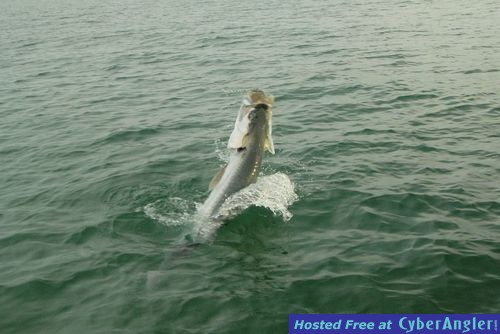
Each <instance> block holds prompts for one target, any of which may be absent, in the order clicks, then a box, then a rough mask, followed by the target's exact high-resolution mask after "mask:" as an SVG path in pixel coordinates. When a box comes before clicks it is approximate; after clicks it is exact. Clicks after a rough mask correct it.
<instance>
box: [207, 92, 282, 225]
mask: <svg viewBox="0 0 500 334" xmlns="http://www.w3.org/2000/svg"><path fill="white" fill-rule="evenodd" d="M273 102H274V97H273V96H272V95H269V94H266V93H265V92H263V91H262V90H258V89H255V90H252V91H250V92H248V94H247V95H246V96H245V97H244V98H243V102H242V104H241V107H240V110H239V112H238V116H237V118H236V122H235V124H234V130H233V132H232V133H231V136H230V137H229V142H228V145H227V146H228V148H229V149H230V150H231V154H230V158H229V162H228V163H227V165H226V166H224V167H222V168H221V169H220V170H219V172H218V173H217V174H216V175H215V176H214V177H213V179H212V181H211V182H210V185H209V190H210V191H211V192H210V195H209V196H208V198H207V200H206V201H205V203H203V205H202V206H201V208H200V210H199V213H200V214H201V215H202V216H204V217H210V218H215V217H217V213H218V210H219V208H220V207H221V206H222V204H223V203H224V201H225V200H226V199H227V198H228V197H229V196H231V195H232V194H234V193H236V192H238V191H240V190H241V189H243V188H245V187H246V186H248V185H250V184H252V183H254V182H256V181H257V177H258V175H259V172H260V168H261V164H262V156H263V155H264V152H265V151H269V152H271V153H272V154H274V145H273V139H272V136H271V135H272V111H271V108H272V105H273Z"/></svg>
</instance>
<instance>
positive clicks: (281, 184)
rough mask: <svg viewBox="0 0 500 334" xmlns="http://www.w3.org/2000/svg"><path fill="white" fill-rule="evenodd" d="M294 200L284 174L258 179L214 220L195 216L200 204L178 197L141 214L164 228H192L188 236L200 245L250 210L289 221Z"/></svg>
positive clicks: (228, 202)
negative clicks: (228, 222)
mask: <svg viewBox="0 0 500 334" xmlns="http://www.w3.org/2000/svg"><path fill="white" fill-rule="evenodd" d="M297 199H298V196H297V194H296V193H295V186H294V184H293V182H292V181H291V180H290V178H289V177H288V176H287V175H286V174H283V173H275V174H272V175H266V176H262V177H260V178H259V179H258V180H257V182H256V183H254V184H251V185H249V186H248V187H246V188H244V189H242V190H241V191H239V192H237V193H236V194H233V195H232V196H230V197H229V198H228V199H227V200H226V201H225V202H224V204H223V205H222V207H221V208H220V210H219V212H218V214H217V216H216V217H214V218H210V219H207V218H206V217H202V216H201V215H199V214H198V212H197V211H198V209H199V207H201V204H200V203H196V202H194V201H189V200H186V199H182V198H179V197H169V198H167V199H166V200H157V201H154V202H152V203H149V204H147V205H146V206H144V207H143V208H142V211H143V212H144V214H145V215H146V216H147V217H149V218H151V219H153V220H155V221H157V222H159V223H161V224H164V225H166V226H191V227H190V229H191V230H190V231H189V235H191V236H192V237H193V239H195V241H197V242H203V241H207V240H211V239H213V237H214V235H215V232H216V231H217V229H219V227H221V226H222V225H223V224H224V222H225V221H227V220H229V219H231V218H234V217H236V216H237V215H239V214H240V213H242V212H243V211H244V210H245V209H247V208H249V207H250V206H258V207H263V208H267V209H269V210H271V211H272V212H273V214H275V215H277V216H281V217H282V218H283V220H284V221H289V220H290V219H291V218H292V216H293V214H292V213H291V212H290V211H289V210H288V207H289V206H290V205H291V204H293V203H294V202H295V201H296V200H297Z"/></svg>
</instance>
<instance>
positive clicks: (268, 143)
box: [264, 120, 274, 154]
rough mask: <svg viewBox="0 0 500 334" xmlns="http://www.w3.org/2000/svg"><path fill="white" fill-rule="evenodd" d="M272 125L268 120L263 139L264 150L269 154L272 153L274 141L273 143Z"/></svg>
mask: <svg viewBox="0 0 500 334" xmlns="http://www.w3.org/2000/svg"><path fill="white" fill-rule="evenodd" d="M272 132H273V126H272V121H271V120H269V127H268V128H267V134H266V138H265V139H264V151H269V152H270V153H271V154H274V143H273V136H272Z"/></svg>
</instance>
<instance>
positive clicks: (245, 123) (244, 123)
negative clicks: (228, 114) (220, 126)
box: [227, 115, 250, 148]
mask: <svg viewBox="0 0 500 334" xmlns="http://www.w3.org/2000/svg"><path fill="white" fill-rule="evenodd" d="M249 124H250V123H249V120H248V117H246V116H244V115H239V116H238V117H237V118H236V122H235V123H234V129H233V132H231V136H230V137H229V141H228V143H227V147H228V148H239V147H244V146H245V145H244V144H243V142H244V140H245V137H246V135H247V134H248V133H249Z"/></svg>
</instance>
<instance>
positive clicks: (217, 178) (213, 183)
mask: <svg viewBox="0 0 500 334" xmlns="http://www.w3.org/2000/svg"><path fill="white" fill-rule="evenodd" d="M226 167H227V165H225V166H224V167H221V169H219V171H218V172H217V174H215V175H214V177H213V178H212V181H210V184H209V185H208V190H210V191H212V190H213V189H214V188H215V187H216V186H217V184H218V183H219V181H220V179H221V178H222V175H224V172H225V170H226Z"/></svg>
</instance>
